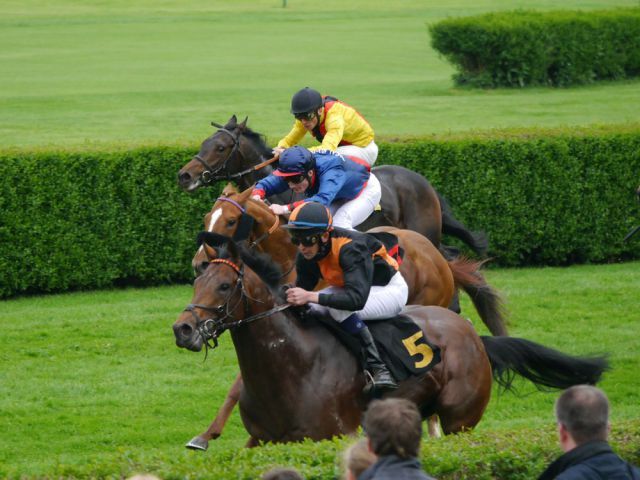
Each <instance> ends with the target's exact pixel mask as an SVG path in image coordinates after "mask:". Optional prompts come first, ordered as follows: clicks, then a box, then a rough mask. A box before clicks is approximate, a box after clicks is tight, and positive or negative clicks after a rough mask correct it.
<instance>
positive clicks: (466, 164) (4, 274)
mask: <svg viewBox="0 0 640 480" xmlns="http://www.w3.org/2000/svg"><path fill="white" fill-rule="evenodd" d="M193 151H195V148H194V149H189V148H184V147H153V148H152V147H149V148H142V149H137V150H132V151H115V152H111V153H105V152H86V153H82V152H63V151H53V152H24V151H17V152H15V151H6V152H0V272H1V273H0V297H8V296H12V295H16V294H20V293H24V292H54V291H65V290H69V289H90V288H102V287H106V286H111V285H148V284H159V283H165V282H182V281H188V280H190V279H191V278H192V277H191V276H192V273H191V266H190V259H191V257H192V255H193V253H194V251H195V245H194V238H195V235H196V233H197V232H198V231H199V230H200V229H201V228H202V217H203V215H204V214H205V213H206V212H207V211H208V210H209V209H210V207H211V204H212V202H213V200H214V199H215V196H216V193H217V191H218V190H219V188H220V187H221V185H220V186H218V188H216V189H203V190H200V191H198V192H196V193H195V194H187V193H185V192H183V191H181V190H180V189H179V188H178V186H177V183H176V173H177V171H178V169H179V168H180V167H181V166H182V165H183V164H184V163H186V161H187V160H188V159H189V158H190V157H191V155H192V154H193ZM379 158H380V160H379V162H380V163H394V164H399V165H404V166H406V167H408V168H411V169H414V170H416V171H418V172H421V173H422V174H424V175H425V176H426V177H427V178H428V179H429V180H430V181H431V182H432V183H433V185H434V186H435V187H436V188H437V189H438V190H439V191H440V192H441V193H443V194H444V195H445V196H446V197H447V198H448V200H449V201H450V203H451V205H452V206H453V209H454V212H455V214H456V216H457V217H458V218H459V219H460V220H462V221H463V222H464V223H465V224H466V225H467V226H468V227H469V228H471V229H474V230H480V229H482V230H485V231H486V232H487V233H488V234H489V239H490V249H491V250H490V254H491V255H492V256H494V257H495V262H494V263H496V264H499V265H503V266H521V265H562V264H569V263H576V262H606V261H611V260H618V259H631V258H640V237H636V238H634V239H632V241H630V242H628V243H622V238H623V237H624V235H625V233H626V232H627V231H629V230H630V229H631V228H632V227H633V226H634V225H635V224H636V223H640V209H639V208H638V205H637V203H636V201H635V197H634V194H633V192H634V190H635V188H636V186H637V185H638V183H640V129H638V130H634V129H630V130H629V131H625V132H619V133H616V132H613V131H610V132H606V131H605V132H592V133H591V134H570V133H561V134H550V133H549V132H541V133H529V134H527V135H522V136H517V135H516V136H506V135H498V134H495V135H489V136H488V137H478V138H462V139H444V140H436V139H425V140H415V141H412V142H406V143H384V144H382V145H381V151H380V156H379ZM447 241H448V242H451V239H447Z"/></svg>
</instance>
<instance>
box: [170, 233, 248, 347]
mask: <svg viewBox="0 0 640 480" xmlns="http://www.w3.org/2000/svg"><path fill="white" fill-rule="evenodd" d="M199 240H200V241H202V242H203V243H205V244H206V245H207V246H208V248H211V249H215V252H216V254H215V257H216V258H214V259H213V260H211V261H210V262H209V264H208V266H207V268H206V270H205V271H204V272H203V274H202V275H200V276H199V277H198V278H196V280H195V282H194V284H193V298H192V299H191V303H190V304H189V305H187V307H186V308H185V309H184V311H183V312H182V313H181V314H180V316H179V317H178V320H176V322H175V323H174V324H173V333H174V335H175V337H176V345H178V346H179V347H181V348H187V349H189V350H192V351H195V352H199V351H200V350H202V346H203V344H204V343H205V342H207V341H208V340H213V341H214V343H216V344H217V337H218V336H219V335H220V334H221V333H222V332H223V331H224V330H225V327H224V325H225V323H227V322H231V321H236V320H238V319H240V318H243V316H244V313H245V312H244V311H243V310H244V308H243V304H242V298H243V295H244V291H243V284H242V279H243V275H244V273H243V272H244V266H243V263H242V260H241V259H240V255H239V253H238V249H237V247H236V245H235V243H234V242H233V241H230V239H229V238H226V237H223V236H222V235H216V234H214V233H209V232H203V233H201V234H200V235H199ZM207 345H208V344H207ZM208 346H209V345H208Z"/></svg>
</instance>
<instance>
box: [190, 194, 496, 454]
mask: <svg viewBox="0 0 640 480" xmlns="http://www.w3.org/2000/svg"><path fill="white" fill-rule="evenodd" d="M250 194H251V187H250V188H248V189H247V190H245V191H244V192H242V193H238V192H237V190H236V189H235V188H234V187H233V186H232V185H231V184H229V185H227V186H226V187H225V188H224V189H223V191H222V195H221V197H220V198H219V199H218V200H217V201H216V202H215V204H214V205H213V207H212V209H211V211H210V212H208V213H207V214H206V215H205V217H204V227H205V231H207V232H214V233H218V234H221V235H224V236H227V237H231V238H236V239H238V240H247V241H248V243H249V245H250V247H251V248H256V249H257V250H258V251H261V252H266V253H268V254H269V255H270V256H271V258H272V259H273V260H274V261H275V263H276V264H278V265H279V266H280V268H281V270H282V271H283V277H282V278H283V281H284V282H286V283H293V282H294V281H295V273H296V272H295V269H294V266H295V256H296V253H297V249H296V247H295V246H294V245H293V244H292V243H291V237H290V235H289V232H288V231H287V230H285V229H283V228H279V226H280V220H279V217H278V216H277V215H274V214H273V212H271V210H270V209H269V208H268V207H267V206H266V205H265V204H264V203H263V202H259V201H255V200H252V199H251V198H250ZM373 230H376V231H380V230H384V231H389V232H390V233H393V234H395V235H397V236H398V238H399V241H400V246H401V247H402V248H403V249H404V250H405V257H404V262H403V263H402V264H401V272H402V274H403V277H404V278H405V280H406V281H407V284H408V286H409V301H408V303H409V304H417V305H425V306H427V305H437V306H442V307H446V306H448V305H449V303H450V301H451V298H452V296H453V294H454V291H455V288H463V289H464V290H465V292H467V293H468V294H469V296H470V298H471V299H472V302H473V303H474V306H475V307H476V310H477V311H478V312H479V314H480V317H481V319H482V320H483V322H484V323H485V324H486V325H487V326H488V328H489V330H490V331H491V332H492V334H494V335H506V334H507V329H506V326H505V320H504V317H503V310H502V305H501V302H500V297H499V295H498V294H497V292H496V291H495V290H494V289H493V288H492V287H491V286H490V285H489V284H487V282H486V280H485V279H484V277H483V275H482V274H481V273H480V266H481V262H473V261H469V260H465V259H461V258H459V259H456V260H453V261H447V260H446V259H445V258H444V257H443V256H442V254H441V253H440V252H439V251H438V250H437V249H436V248H435V247H434V246H433V244H432V243H431V242H430V241H429V240H428V239H427V238H425V237H423V236H422V235H420V234H418V233H416V232H413V231H410V230H399V229H395V228H393V227H378V228H376V229H373ZM238 233H240V237H241V238H238V237H237V234H238ZM216 255H217V252H216V251H215V249H213V248H212V247H210V246H207V244H206V243H202V244H201V245H200V247H199V248H198V251H197V252H196V254H195V256H194V257H193V260H192V265H193V268H194V271H196V272H197V273H199V274H201V273H203V272H204V270H205V269H206V268H207V267H208V266H209V263H210V261H211V260H212V259H214V258H216ZM241 382H242V378H241V376H238V377H237V378H236V380H235V382H234V384H233V386H232V387H231V390H230V392H229V394H228V396H227V398H226V400H225V402H224V404H223V406H222V408H221V409H220V410H219V412H218V414H217V415H216V418H215V419H214V421H213V422H212V423H211V425H210V426H209V428H208V429H207V430H206V431H204V432H203V433H201V434H199V435H197V436H196V437H194V438H193V439H192V440H191V441H190V442H188V443H187V447H188V448H194V449H203V450H204V449H206V448H207V445H208V443H209V441H210V440H212V439H214V438H218V437H219V436H220V435H221V434H222V429H223V428H224V426H225V422H226V419H227V418H228V417H229V415H230V413H231V410H232V409H233V408H234V406H235V402H236V401H237V399H238V393H239V391H240V385H241ZM430 427H432V425H431V424H430Z"/></svg>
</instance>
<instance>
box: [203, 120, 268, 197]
mask: <svg viewBox="0 0 640 480" xmlns="http://www.w3.org/2000/svg"><path fill="white" fill-rule="evenodd" d="M211 125H213V126H214V127H218V130H217V131H216V133H214V134H213V135H212V137H214V136H216V135H217V134H218V133H220V132H223V133H226V134H227V135H229V136H230V137H231V139H232V140H233V148H232V149H231V151H230V152H229V155H227V158H225V160H224V162H222V165H220V166H219V167H216V168H211V166H210V165H209V164H207V162H206V161H205V159H204V158H202V157H201V156H200V155H199V154H196V155H194V156H193V158H192V160H196V161H198V162H199V163H200V164H201V165H202V166H203V167H204V170H203V172H202V173H201V174H200V179H201V180H202V182H203V183H204V184H209V183H212V182H217V181H218V180H227V181H231V180H235V179H237V178H241V177H244V176H245V175H248V174H249V173H253V172H255V171H257V170H260V169H261V168H264V167H266V166H267V165H271V164H272V163H273V162H275V161H276V160H277V157H273V158H270V159H269V160H265V161H264V162H262V163H259V164H258V165H254V166H253V167H249V168H247V169H245V170H242V171H240V172H237V173H232V174H230V173H229V172H228V171H227V165H228V163H229V161H230V160H231V158H232V157H233V156H234V155H235V154H237V153H238V152H239V149H240V138H239V136H238V135H236V134H235V133H233V132H232V131H231V130H228V129H226V128H224V127H220V126H218V125H217V124H215V123H212V124H211ZM220 172H223V173H224V175H218V173H220Z"/></svg>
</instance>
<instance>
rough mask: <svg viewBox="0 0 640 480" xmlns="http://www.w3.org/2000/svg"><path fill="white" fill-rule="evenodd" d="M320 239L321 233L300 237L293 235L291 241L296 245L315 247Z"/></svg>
mask: <svg viewBox="0 0 640 480" xmlns="http://www.w3.org/2000/svg"><path fill="white" fill-rule="evenodd" d="M319 241H320V236H319V235H311V236H310V237H298V236H295V235H293V236H292V237H291V243H293V244H294V245H295V246H296V247H297V246H298V245H300V244H302V245H303V246H305V247H313V246H314V245H315V244H317V243H318V242H319Z"/></svg>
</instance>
